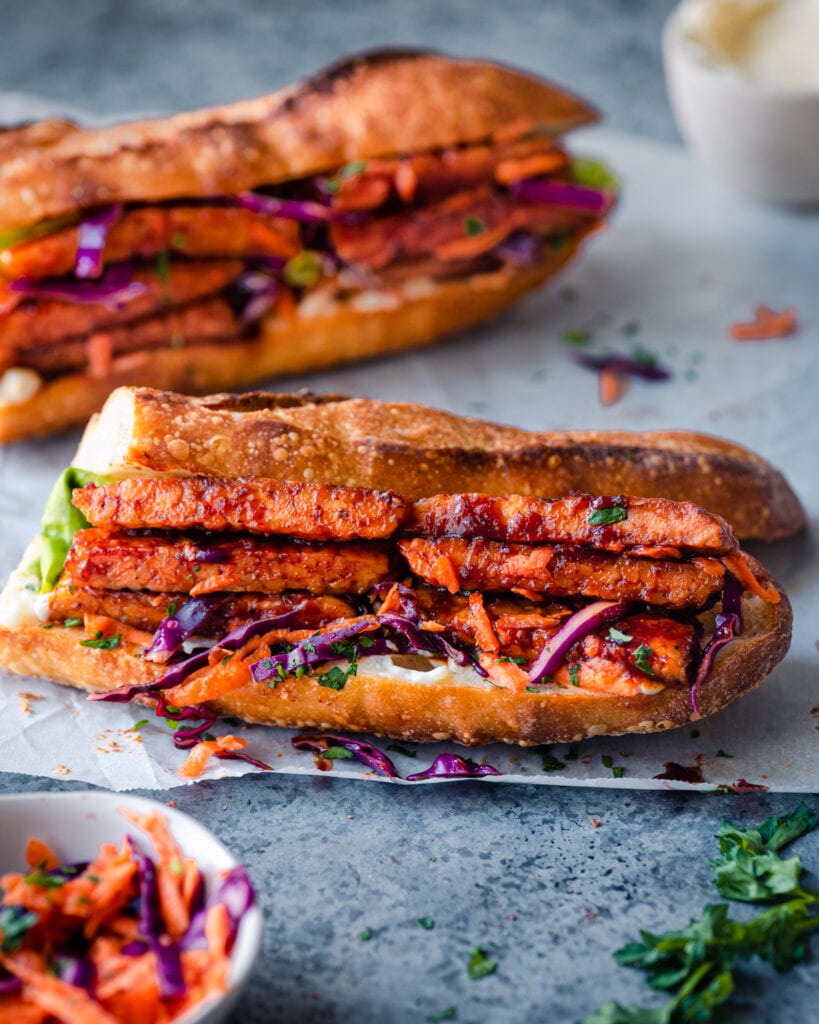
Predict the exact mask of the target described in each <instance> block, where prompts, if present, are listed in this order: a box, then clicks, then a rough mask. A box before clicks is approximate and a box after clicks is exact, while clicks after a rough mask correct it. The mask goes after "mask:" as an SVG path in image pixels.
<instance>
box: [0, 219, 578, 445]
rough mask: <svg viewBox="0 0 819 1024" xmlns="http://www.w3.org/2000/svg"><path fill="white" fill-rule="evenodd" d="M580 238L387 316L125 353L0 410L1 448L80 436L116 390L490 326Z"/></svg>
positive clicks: (341, 355) (297, 324)
mask: <svg viewBox="0 0 819 1024" xmlns="http://www.w3.org/2000/svg"><path fill="white" fill-rule="evenodd" d="M583 237H584V236H583V235H578V236H576V237H574V238H573V239H572V240H571V241H570V242H567V243H566V244H565V245H563V246H562V247H561V249H560V250H559V251H557V250H554V251H551V252H549V253H548V254H547V255H546V257H545V258H544V259H543V260H541V261H540V262H539V263H537V264H535V265H533V266H530V267H524V268H519V269H507V270H503V271H496V272H494V273H491V274H479V275H473V276H472V277H468V278H462V279H458V280H453V281H444V282H437V283H432V282H430V284H429V288H425V289H424V294H423V295H421V296H418V297H416V298H411V297H406V296H404V297H402V298H401V299H400V301H396V303H395V305H394V307H389V308H378V309H370V310H367V309H362V308H360V307H357V306H356V304H355V301H354V300H347V301H344V302H338V303H337V304H335V305H334V307H333V308H332V309H330V310H329V311H328V312H326V313H321V314H317V315H312V316H304V315H301V314H299V313H296V315H295V316H293V317H292V318H285V317H281V316H276V317H268V318H267V319H265V320H263V321H262V323H261V325H260V333H259V335H258V337H256V338H253V339H249V340H247V341H229V342H225V343H224V344H212V343H211V344H207V345H203V344H198V345H190V346H188V347H184V348H178V349H176V348H164V349H153V350H151V351H149V352H145V353H128V354H127V355H124V356H122V357H121V358H119V359H115V360H114V362H113V365H112V369H111V372H110V373H108V374H106V375H105V376H99V377H92V376H89V375H88V374H85V373H73V374H67V375H65V376H61V377H57V378H55V379H54V380H51V381H48V382H46V383H45V384H44V385H43V386H42V387H41V388H40V390H39V391H37V392H36V393H35V394H34V395H33V396H32V397H31V398H30V399H28V400H27V401H25V402H22V403H20V404H16V405H10V406H6V407H4V408H0V443H4V442H7V441H17V440H21V439H23V438H30V437H37V436H41V435H45V434H50V433H53V432H54V431H58V430H66V429H68V428H69V427H75V426H80V425H82V424H84V423H85V422H86V420H88V418H89V417H90V416H91V414H92V413H95V412H96V411H97V410H98V409H100V408H101V407H102V405H103V404H104V402H105V399H106V398H107V397H108V395H109V394H110V393H111V392H112V391H113V390H114V389H115V388H117V387H121V386H123V385H125V386H146V387H154V388H161V389H167V390H171V391H182V392H186V393H190V394H207V393H208V392H212V391H219V390H223V389H227V390H231V389H235V388H241V387H245V386H247V385H249V384H252V383H254V382H258V381H260V380H264V379H266V378H273V377H282V376H287V375H292V374H298V373H308V372H313V371H316V370H323V369H327V368H329V367H332V366H337V365H339V364H341V363H348V362H355V361H357V360H361V359H372V358H375V357H377V356H382V355H390V354H393V353H396V352H400V351H402V350H404V349H410V348H418V347H420V346H422V345H429V344H431V343H432V342H434V341H437V339H438V338H441V337H443V336H444V335H447V334H452V333H454V332H456V331H459V330H463V329H464V328H467V327H471V326H472V325H473V324H476V323H479V322H481V321H483V320H488V319H490V318H492V317H494V316H497V315H498V314H499V313H501V312H503V310H505V309H506V308H507V307H508V306H511V305H512V304H513V303H514V302H516V301H517V300H518V299H519V298H521V297H522V296H523V295H525V294H526V293H527V292H529V291H532V290H533V289H535V288H538V287H539V286H540V285H541V284H543V283H544V282H545V281H547V280H548V279H549V278H550V277H551V276H552V275H553V274H554V273H555V272H556V271H557V270H558V269H559V268H560V267H561V266H563V264H564V263H566V262H567V261H568V260H569V259H571V257H572V256H573V255H574V253H575V252H576V251H577V248H578V246H579V244H580V242H581V241H582V238H583ZM388 297H389V296H388ZM136 357H139V358H136Z"/></svg>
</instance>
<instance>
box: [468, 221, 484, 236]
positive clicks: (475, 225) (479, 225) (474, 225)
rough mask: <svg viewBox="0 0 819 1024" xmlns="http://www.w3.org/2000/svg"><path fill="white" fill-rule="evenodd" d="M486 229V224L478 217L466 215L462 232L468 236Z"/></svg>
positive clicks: (481, 232) (479, 233) (478, 233)
mask: <svg viewBox="0 0 819 1024" xmlns="http://www.w3.org/2000/svg"><path fill="white" fill-rule="evenodd" d="M484 231H486V225H485V224H484V222H483V221H482V220H481V218H480V217H467V218H466V220H465V221H464V233H465V234H466V235H467V236H468V237H470V238H471V237H473V236H474V235H482V234H483V233H484Z"/></svg>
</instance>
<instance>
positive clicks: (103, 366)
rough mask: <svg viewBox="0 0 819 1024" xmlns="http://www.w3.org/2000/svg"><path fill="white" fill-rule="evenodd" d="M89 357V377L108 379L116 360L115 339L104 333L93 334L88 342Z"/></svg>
mask: <svg viewBox="0 0 819 1024" xmlns="http://www.w3.org/2000/svg"><path fill="white" fill-rule="evenodd" d="M85 350H86V354H87V356H88V375H89V376H90V377H106V376H107V375H108V374H109V373H110V372H111V363H112V362H113V360H114V339H113V337H112V336H111V335H110V334H105V333H103V332H100V333H97V334H92V335H91V337H90V338H89V339H88V341H87V342H86V346H85Z"/></svg>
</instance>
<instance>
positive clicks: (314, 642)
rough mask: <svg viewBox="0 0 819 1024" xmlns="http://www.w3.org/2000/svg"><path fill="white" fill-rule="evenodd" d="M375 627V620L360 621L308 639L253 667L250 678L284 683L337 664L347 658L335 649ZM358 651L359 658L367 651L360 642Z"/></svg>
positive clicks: (258, 681) (258, 680) (356, 645)
mask: <svg viewBox="0 0 819 1024" xmlns="http://www.w3.org/2000/svg"><path fill="white" fill-rule="evenodd" d="M372 625H373V622H372V619H358V620H356V621H355V622H349V623H348V624H347V625H346V626H341V627H340V628H339V629H331V630H328V631H327V632H326V633H319V634H317V635H316V636H310V637H307V639H306V640H300V641H299V642H298V643H296V644H293V646H292V647H291V648H290V650H288V651H281V652H280V653H278V654H271V655H269V656H268V657H267V658H263V659H262V660H261V661H257V662H254V664H252V665H251V666H250V674H251V676H253V679H254V681H255V682H257V683H265V682H267V681H268V680H269V679H280V678H281V677H282V674H284V675H292V673H293V672H295V671H296V670H298V669H308V668H310V667H311V666H312V665H318V664H320V663H321V662H323V661H336V660H338V658H340V657H343V655H341V654H339V652H338V651H337V650H333V645H335V644H338V643H342V642H346V641H349V640H350V638H351V637H355V636H359V635H360V634H361V633H364V632H366V631H368V630H371V629H372ZM355 649H356V656H357V657H358V656H360V654H361V653H362V652H363V651H364V650H365V648H363V647H362V645H361V643H360V642H358V643H356V644H355Z"/></svg>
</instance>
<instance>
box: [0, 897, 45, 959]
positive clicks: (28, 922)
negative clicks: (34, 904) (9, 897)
mask: <svg viewBox="0 0 819 1024" xmlns="http://www.w3.org/2000/svg"><path fill="white" fill-rule="evenodd" d="M39 920H40V918H39V917H38V916H37V915H36V914H33V913H31V911H29V910H26V908H25V907H20V906H16V905H14V906H8V907H0V934H2V936H3V939H2V942H0V952H3V953H13V952H14V951H15V950H16V949H17V948H18V946H19V945H20V943H21V942H22V941H23V936H24V935H25V934H26V932H27V931H28V930H29V928H33V927H34V925H35V924H37V922H38V921H39Z"/></svg>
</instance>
